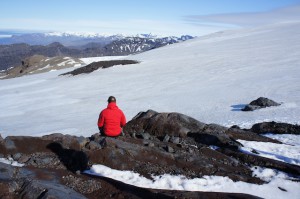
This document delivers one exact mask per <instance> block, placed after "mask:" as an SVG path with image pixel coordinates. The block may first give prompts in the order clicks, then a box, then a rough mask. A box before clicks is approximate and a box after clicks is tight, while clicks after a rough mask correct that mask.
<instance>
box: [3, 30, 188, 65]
mask: <svg viewBox="0 0 300 199" xmlns="http://www.w3.org/2000/svg"><path fill="white" fill-rule="evenodd" d="M192 38H193V37H192V36H188V35H185V36H181V37H173V36H172V37H163V38H159V37H158V36H155V35H151V34H143V35H139V36H134V37H125V36H123V35H111V36H109V35H100V34H79V33H55V32H53V33H36V34H24V35H16V36H12V37H11V38H2V41H5V40H6V42H8V41H10V42H13V43H14V44H10V45H0V70H5V69H7V68H10V67H15V66H18V65H20V63H21V62H22V60H24V59H25V58H27V57H30V56H33V55H37V54H38V55H44V56H46V57H54V56H71V57H96V56H118V55H129V54H134V53H140V52H144V51H147V50H151V49H154V48H158V47H161V46H165V45H169V44H173V43H178V42H181V41H185V40H188V39H192ZM0 43H1V38H0ZM28 43H29V44H28ZM30 44H35V45H30ZM46 44H47V45H46ZM68 45H73V46H72V47H70V46H69V47H68Z"/></svg>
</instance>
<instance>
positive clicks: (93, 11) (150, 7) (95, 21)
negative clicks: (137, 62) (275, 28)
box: [0, 0, 300, 36]
mask: <svg viewBox="0 0 300 199" xmlns="http://www.w3.org/2000/svg"><path fill="white" fill-rule="evenodd" d="M298 13H300V0H210V1H205V0H188V1H187V0H151V1H141V0H127V1H125V0H109V1H107V0H106V1H103V0H43V1H40V0H26V1H24V0H1V2H0V30H24V31H25V30H30V31H46V32H48V31H59V32H95V33H103V34H139V33H152V34H157V35H175V36H177V35H185V34H189V35H193V36H200V35H204V34H207V33H210V32H216V31H219V30H224V29H230V28H237V27H241V26H251V25H261V24H265V23H274V22H277V21H278V20H279V21H280V20H283V19H284V20H296V19H297V20H300V16H299V14H298ZM274 16H275V17H274Z"/></svg>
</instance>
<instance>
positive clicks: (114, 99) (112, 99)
mask: <svg viewBox="0 0 300 199" xmlns="http://www.w3.org/2000/svg"><path fill="white" fill-rule="evenodd" d="M107 101H108V103H111V102H116V101H117V100H116V98H115V97H114V96H109V98H108V100H107Z"/></svg>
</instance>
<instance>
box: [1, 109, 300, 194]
mask: <svg viewBox="0 0 300 199" xmlns="http://www.w3.org/2000/svg"><path fill="white" fill-rule="evenodd" d="M123 130H124V133H125V136H120V137H118V138H109V137H107V138H105V141H106V143H105V142H104V137H103V136H100V135H99V134H94V135H92V136H91V137H76V136H71V135H62V134H51V135H46V136H42V137H28V136H8V137H6V138H5V139H2V138H1V137H0V158H1V157H2V158H8V159H10V160H14V161H17V162H19V163H22V164H24V166H23V167H14V166H11V165H8V164H4V163H0V198H257V197H256V196H251V195H247V194H236V193H208V192H187V191H171V190H153V189H145V188H139V187H136V186H132V185H127V184H124V183H122V182H118V181H115V180H112V179H109V178H105V177H96V176H90V175H88V174H84V173H83V171H84V170H86V169H88V168H89V167H91V166H92V165H93V164H102V165H106V166H108V167H111V168H113V169H118V170H131V171H135V172H137V173H140V174H141V175H143V176H145V177H147V178H150V179H151V174H154V175H161V174H166V173H167V174H172V175H185V176H187V177H190V178H196V177H202V176H204V175H215V176H228V177H229V178H230V179H232V180H233V181H243V182H248V183H255V184H263V183H266V182H264V181H263V180H261V179H260V178H257V177H254V176H252V171H251V170H250V167H251V166H262V167H266V168H273V169H277V170H280V171H283V172H286V173H288V174H290V175H294V176H299V175H300V167H299V166H296V165H291V164H288V163H284V162H280V161H276V160H272V159H268V158H264V157H259V156H257V155H255V154H254V153H253V154H245V153H243V152H242V151H240V150H239V148H240V147H241V146H242V144H241V143H239V142H238V141H236V140H238V139H242V140H249V141H259V142H273V143H280V142H279V141H277V140H274V139H270V138H267V137H264V136H262V135H260V134H262V133H265V132H276V133H277V132H278V133H293V134H299V133H300V128H299V126H297V125H290V124H285V123H275V122H270V123H259V124H255V125H254V126H253V127H252V129H248V130H247V129H240V128H239V127H237V126H234V127H231V128H226V127H223V126H219V125H216V124H205V123H201V122H199V121H197V120H195V119H193V118H191V117H188V116H186V115H183V114H179V113H158V112H155V111H152V110H149V111H147V112H141V113H139V114H138V115H137V116H136V117H135V118H133V119H132V120H131V121H129V122H128V123H127V124H126V126H125V127H124V129H123ZM210 146H215V147H214V148H217V149H211V147H210ZM278 188H279V189H280V187H278ZM241 192H242V190H241Z"/></svg>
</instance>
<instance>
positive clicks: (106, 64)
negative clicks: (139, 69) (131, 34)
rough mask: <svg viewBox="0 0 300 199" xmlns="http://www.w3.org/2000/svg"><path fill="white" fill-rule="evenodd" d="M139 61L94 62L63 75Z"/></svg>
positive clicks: (88, 71) (89, 71)
mask: <svg viewBox="0 0 300 199" xmlns="http://www.w3.org/2000/svg"><path fill="white" fill-rule="evenodd" d="M137 63H139V62H137V61H134V60H113V61H99V62H93V63H91V64H89V65H87V66H83V67H81V68H77V69H75V70H73V71H71V72H67V73H63V74H61V75H79V74H82V73H91V72H93V71H95V70H98V69H99V68H109V67H112V66H114V65H127V64H137Z"/></svg>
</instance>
